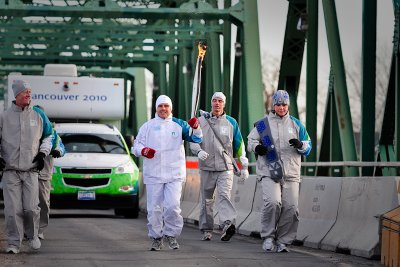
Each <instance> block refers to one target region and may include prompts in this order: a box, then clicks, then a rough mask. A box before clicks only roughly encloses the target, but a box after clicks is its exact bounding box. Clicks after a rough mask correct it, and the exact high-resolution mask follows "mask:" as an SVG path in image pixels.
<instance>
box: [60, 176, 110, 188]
mask: <svg viewBox="0 0 400 267" xmlns="http://www.w3.org/2000/svg"><path fill="white" fill-rule="evenodd" d="M63 180H64V184H65V185H67V186H73V187H81V188H93V187H103V186H107V185H108V184H109V182H110V178H91V179H83V178H65V177H64V178H63Z"/></svg>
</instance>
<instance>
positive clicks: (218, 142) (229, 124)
mask: <svg viewBox="0 0 400 267" xmlns="http://www.w3.org/2000/svg"><path fill="white" fill-rule="evenodd" d="M225 101H226V97H225V95H224V94H223V93H222V92H215V93H214V94H213V96H212V98H211V112H210V113H208V112H202V113H201V114H202V116H201V117H200V118H199V121H200V126H201V129H202V131H203V135H204V137H203V139H204V140H203V142H202V143H201V144H195V143H191V144H190V149H191V151H192V153H193V154H195V155H197V157H198V158H199V169H200V204H201V206H200V216H199V229H200V231H201V232H202V237H201V240H203V241H210V240H211V239H212V233H213V228H214V211H213V206H214V191H216V195H217V199H218V203H217V207H218V217H219V222H220V228H221V229H222V234H221V238H220V239H221V241H229V240H230V239H231V237H232V236H233V235H234V234H235V233H236V226H235V223H236V215H237V214H236V209H235V207H234V206H233V204H232V201H231V191H232V186H233V175H234V172H233V170H234V164H236V162H235V159H234V157H237V158H238V159H239V161H240V163H241V165H242V169H241V170H240V173H239V170H237V171H238V175H239V179H240V180H241V181H244V180H246V179H247V178H248V177H249V171H248V165H249V163H248V162H249V161H248V159H247V157H246V149H245V146H244V142H243V138H242V134H241V132H240V129H239V125H238V123H237V122H236V120H235V119H234V118H232V117H231V116H229V115H227V114H226V113H225V110H224V108H225Z"/></svg>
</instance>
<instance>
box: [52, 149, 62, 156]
mask: <svg viewBox="0 0 400 267" xmlns="http://www.w3.org/2000/svg"><path fill="white" fill-rule="evenodd" d="M50 155H51V156H52V157H53V158H61V152H60V151H58V150H52V151H51V152H50Z"/></svg>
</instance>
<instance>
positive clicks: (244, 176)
mask: <svg viewBox="0 0 400 267" xmlns="http://www.w3.org/2000/svg"><path fill="white" fill-rule="evenodd" d="M247 178H249V171H248V170H247V169H242V170H241V171H240V177H239V179H240V181H241V182H244V181H246V179H247Z"/></svg>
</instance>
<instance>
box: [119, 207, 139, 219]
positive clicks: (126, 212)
mask: <svg viewBox="0 0 400 267" xmlns="http://www.w3.org/2000/svg"><path fill="white" fill-rule="evenodd" d="M114 213H115V215H116V216H124V217H125V218H128V219H137V217H139V209H137V208H133V209H115V210H114Z"/></svg>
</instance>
